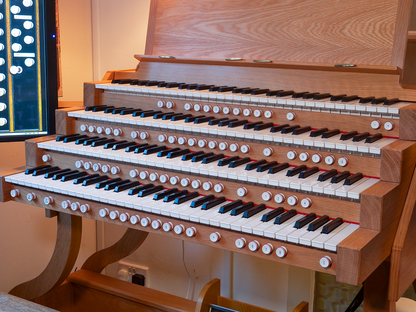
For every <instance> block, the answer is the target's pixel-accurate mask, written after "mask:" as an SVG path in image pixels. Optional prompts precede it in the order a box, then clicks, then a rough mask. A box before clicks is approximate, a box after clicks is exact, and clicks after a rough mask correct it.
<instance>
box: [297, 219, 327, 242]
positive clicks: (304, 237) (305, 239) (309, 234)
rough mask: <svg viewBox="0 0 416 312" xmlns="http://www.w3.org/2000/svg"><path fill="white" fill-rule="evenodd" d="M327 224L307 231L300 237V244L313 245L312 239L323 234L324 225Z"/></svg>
mask: <svg viewBox="0 0 416 312" xmlns="http://www.w3.org/2000/svg"><path fill="white" fill-rule="evenodd" d="M329 222H330V221H328V222H327V223H325V224H328V223H329ZM325 224H324V225H322V226H321V227H319V228H317V229H316V230H315V231H308V232H307V233H305V234H304V235H302V236H301V237H300V238H299V244H301V245H305V246H312V240H314V239H315V238H317V237H318V236H319V235H323V234H321V231H322V229H323V227H324V226H325Z"/></svg>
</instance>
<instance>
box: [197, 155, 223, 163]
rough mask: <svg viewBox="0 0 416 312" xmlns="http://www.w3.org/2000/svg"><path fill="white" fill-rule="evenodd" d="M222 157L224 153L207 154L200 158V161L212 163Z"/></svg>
mask: <svg viewBox="0 0 416 312" xmlns="http://www.w3.org/2000/svg"><path fill="white" fill-rule="evenodd" d="M223 158H224V154H217V155H212V156H209V157H205V158H204V159H203V160H202V163H203V164H210V163H212V162H214V161H217V160H220V159H223Z"/></svg>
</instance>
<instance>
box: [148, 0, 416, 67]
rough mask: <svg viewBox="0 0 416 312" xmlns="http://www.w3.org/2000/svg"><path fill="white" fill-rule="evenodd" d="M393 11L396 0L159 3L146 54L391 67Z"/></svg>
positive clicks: (394, 14) (393, 29)
mask: <svg viewBox="0 0 416 312" xmlns="http://www.w3.org/2000/svg"><path fill="white" fill-rule="evenodd" d="M397 7H398V1H397V0H396V1H392V0H383V1H374V0H371V1H365V2H362V1H359V0H355V1H342V0H337V1H331V2H330V3H328V1H316V0H308V1H297V0H290V1H284V2H281V1H273V0H262V1H256V2H253V1H249V0H233V1H222V2H218V1H214V0H211V1H199V2H195V1H192V0H185V1H181V2H180V3H179V1H161V0H159V6H158V9H157V22H156V27H155V34H154V39H153V41H154V44H153V54H154V55H174V56H187V57H218V58H228V57H242V58H244V59H263V60H264V59H268V60H282V61H300V62H319V63H340V64H379V65H390V64H391V62H392V56H393V44H394V43H399V44H403V42H402V41H399V40H397V41H396V42H395V40H394V36H395V31H396V29H395V28H396V18H397V9H398V8H397ZM213 8H215V9H213ZM407 9H408V10H409V8H407ZM400 17H402V15H400ZM397 30H402V29H401V27H398V29H397ZM405 32H406V34H407V29H406V31H405ZM399 51H400V50H399ZM403 57H404V55H403V56H402V58H403ZM395 59H396V58H395Z"/></svg>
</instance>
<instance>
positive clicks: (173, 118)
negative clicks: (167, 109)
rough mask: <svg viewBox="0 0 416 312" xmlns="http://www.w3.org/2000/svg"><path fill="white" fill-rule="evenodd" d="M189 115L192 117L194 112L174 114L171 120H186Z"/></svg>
mask: <svg viewBox="0 0 416 312" xmlns="http://www.w3.org/2000/svg"><path fill="white" fill-rule="evenodd" d="M188 117H192V114H181V115H177V116H172V118H171V119H170V120H171V121H179V120H184V119H186V118H188Z"/></svg>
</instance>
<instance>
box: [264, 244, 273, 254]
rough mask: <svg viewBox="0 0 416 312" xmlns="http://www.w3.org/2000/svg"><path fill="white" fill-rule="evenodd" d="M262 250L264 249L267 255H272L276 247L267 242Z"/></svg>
mask: <svg viewBox="0 0 416 312" xmlns="http://www.w3.org/2000/svg"><path fill="white" fill-rule="evenodd" d="M261 250H262V251H263V253H264V254H265V255H270V254H271V253H272V252H273V250H274V248H273V245H272V244H270V243H267V244H265V245H263V247H262V248H261Z"/></svg>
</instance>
